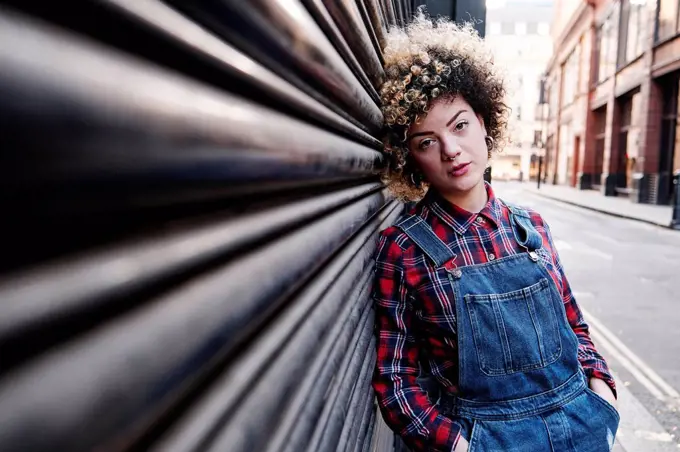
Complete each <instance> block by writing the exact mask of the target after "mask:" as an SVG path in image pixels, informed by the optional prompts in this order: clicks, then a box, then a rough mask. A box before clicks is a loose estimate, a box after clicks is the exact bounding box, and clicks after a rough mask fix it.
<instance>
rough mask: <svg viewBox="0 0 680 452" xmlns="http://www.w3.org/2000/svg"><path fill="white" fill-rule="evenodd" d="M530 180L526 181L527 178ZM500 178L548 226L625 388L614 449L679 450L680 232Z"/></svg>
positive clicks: (505, 192) (500, 190) (503, 188)
mask: <svg viewBox="0 0 680 452" xmlns="http://www.w3.org/2000/svg"><path fill="white" fill-rule="evenodd" d="M527 184H528V183H527ZM522 185H523V184H519V183H503V182H494V183H493V186H494V189H495V191H496V193H497V195H498V196H499V197H501V198H503V199H506V200H507V201H509V202H512V203H516V204H519V205H523V206H526V207H530V208H532V209H534V210H536V211H538V212H539V213H541V215H543V217H544V218H545V220H546V221H547V222H548V224H549V225H550V228H551V231H552V234H553V239H554V240H555V245H556V247H557V248H558V250H559V253H560V256H561V259H562V262H563V264H564V267H565V269H566V274H567V278H568V279H569V281H570V283H571V286H572V290H573V291H574V293H575V295H576V299H577V301H578V302H579V304H580V306H581V308H582V310H583V311H584V313H585V314H586V320H587V321H588V323H589V325H590V328H591V335H592V337H593V340H594V342H595V344H596V346H597V348H598V350H599V351H600V352H601V353H602V354H603V355H604V356H605V358H606V359H607V361H608V362H609V364H610V366H611V368H612V370H613V372H614V374H615V377H616V379H617V384H618V387H619V409H620V411H621V417H622V420H621V430H620V431H619V434H618V437H617V441H618V444H617V445H616V447H615V448H614V450H615V451H626V452H638V451H644V452H654V451H676V452H677V451H680V394H679V393H678V392H679V391H680V231H672V230H670V229H664V228H662V227H658V226H653V225H648V224H644V223H640V222H636V221H632V220H626V219H621V218H616V217H613V216H609V215H606V214H601V213H597V212H593V211H589V210H586V209H583V208H579V207H574V206H570V205H567V204H564V203H561V202H559V201H553V200H550V199H546V198H544V197H541V196H538V195H535V194H532V193H531V192H530V191H527V190H525V189H523V188H522Z"/></svg>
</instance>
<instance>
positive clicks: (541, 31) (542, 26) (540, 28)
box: [538, 22, 550, 36]
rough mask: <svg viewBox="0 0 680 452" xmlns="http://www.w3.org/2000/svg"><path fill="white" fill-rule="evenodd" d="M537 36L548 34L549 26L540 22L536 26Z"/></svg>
mask: <svg viewBox="0 0 680 452" xmlns="http://www.w3.org/2000/svg"><path fill="white" fill-rule="evenodd" d="M538 34H539V35H542V36H546V35H549V34H550V24H548V23H546V22H541V23H539V24H538Z"/></svg>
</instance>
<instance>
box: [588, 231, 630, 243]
mask: <svg viewBox="0 0 680 452" xmlns="http://www.w3.org/2000/svg"><path fill="white" fill-rule="evenodd" d="M581 233H583V234H587V235H589V236H591V237H593V238H596V239H597V240H600V241H604V242H609V243H616V244H617V245H621V243H620V242H619V241H618V240H616V239H615V238H612V237H609V236H608V235H604V234H600V233H599V232H594V231H587V230H584V231H581Z"/></svg>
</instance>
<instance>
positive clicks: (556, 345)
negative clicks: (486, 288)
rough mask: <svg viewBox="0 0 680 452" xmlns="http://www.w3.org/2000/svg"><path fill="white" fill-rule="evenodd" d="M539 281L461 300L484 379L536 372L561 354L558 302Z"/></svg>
mask: <svg viewBox="0 0 680 452" xmlns="http://www.w3.org/2000/svg"><path fill="white" fill-rule="evenodd" d="M550 284H551V283H550V281H548V279H547V278H543V279H541V280H540V281H539V282H537V283H536V284H534V285H532V286H529V287H526V288H524V289H521V290H516V291H513V292H507V293H502V294H488V295H466V296H465V297H464V299H465V305H466V306H467V310H468V313H469V315H470V321H471V324H472V332H473V338H474V342H475V347H476V349H477V356H478V358H479V367H480V370H481V371H482V372H483V373H484V374H486V375H489V376H494V375H506V374H510V373H514V372H525V371H529V370H533V369H540V368H542V367H545V366H548V365H549V364H552V363H554V362H555V361H556V360H557V359H558V358H559V357H560V355H561V354H562V342H561V339H560V331H559V322H558V319H560V318H562V316H558V309H559V308H560V306H559V305H558V303H561V300H558V299H557V298H558V297H557V296H556V295H555V294H554V293H553V292H554V291H553V290H551V287H550Z"/></svg>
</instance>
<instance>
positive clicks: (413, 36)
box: [380, 10, 509, 201]
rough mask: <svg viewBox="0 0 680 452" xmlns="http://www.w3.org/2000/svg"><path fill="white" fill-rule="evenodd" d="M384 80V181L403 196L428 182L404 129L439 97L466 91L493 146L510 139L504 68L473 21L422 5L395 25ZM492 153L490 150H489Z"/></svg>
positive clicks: (421, 191) (416, 195)
mask: <svg viewBox="0 0 680 452" xmlns="http://www.w3.org/2000/svg"><path fill="white" fill-rule="evenodd" d="M384 58H385V75H386V77H385V82H384V83H383V85H382V87H381V88H380V97H381V101H382V111H383V115H384V118H385V119H384V130H383V136H384V138H383V142H384V144H385V153H386V156H387V166H386V168H385V171H384V174H383V181H384V182H385V183H386V184H387V185H388V186H389V188H390V190H391V191H392V192H393V193H394V195H395V196H397V197H398V198H399V199H401V200H404V201H418V200H420V199H421V198H422V197H423V196H424V195H425V193H426V191H427V185H426V184H418V185H416V184H414V183H413V180H412V175H413V174H414V172H415V171H416V168H415V162H414V161H413V159H412V157H411V156H410V155H409V152H408V145H407V143H406V135H407V133H408V129H409V127H410V126H411V124H414V123H416V122H418V121H419V120H420V119H422V118H423V117H424V116H425V115H426V114H427V111H428V108H429V105H430V104H431V102H432V101H433V100H435V99H453V98H454V97H456V96H462V97H463V98H464V99H465V101H466V102H467V103H469V104H470V106H471V107H472V109H473V110H474V111H475V113H476V114H478V115H480V116H481V117H482V118H483V120H484V125H485V126H486V132H487V134H488V135H489V136H490V137H491V138H493V143H494V149H501V148H502V147H503V145H504V144H505V142H506V141H507V122H508V116H509V114H508V113H509V108H508V107H507V105H506V104H505V95H506V87H505V81H504V79H503V76H502V75H501V71H500V69H499V68H498V66H496V65H495V64H494V61H493V56H492V53H491V50H490V49H489V48H488V47H487V45H486V44H485V42H484V41H483V40H482V38H480V37H479V34H478V33H477V31H475V29H474V28H473V26H472V25H471V24H464V25H457V24H455V23H452V22H450V21H448V20H445V19H438V20H436V21H433V20H432V19H429V18H426V17H425V14H424V12H423V10H419V12H418V14H417V15H416V17H415V18H414V20H413V21H412V22H411V23H410V24H409V25H407V26H406V27H405V28H398V27H392V28H391V29H390V31H389V32H388V34H387V37H386V43H385V48H384ZM490 153H491V152H490Z"/></svg>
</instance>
